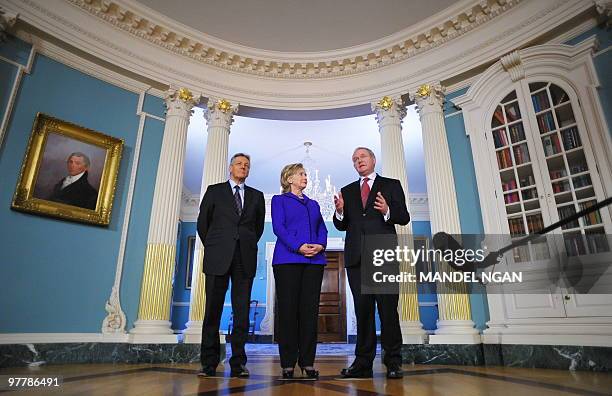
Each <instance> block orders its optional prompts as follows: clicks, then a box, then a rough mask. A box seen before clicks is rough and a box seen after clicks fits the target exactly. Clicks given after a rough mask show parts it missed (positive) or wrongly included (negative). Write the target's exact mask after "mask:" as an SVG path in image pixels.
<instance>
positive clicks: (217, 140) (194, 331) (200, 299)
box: [183, 98, 238, 344]
mask: <svg viewBox="0 0 612 396" xmlns="http://www.w3.org/2000/svg"><path fill="white" fill-rule="evenodd" d="M237 111H238V105H235V106H232V104H231V103H230V102H228V101H227V100H225V99H220V100H218V99H215V98H209V99H208V105H207V107H206V111H205V112H204V117H205V118H206V122H207V125H208V127H207V131H208V140H207V142H206V154H205V156H204V171H203V177H202V186H201V188H200V200H201V199H202V197H204V193H205V192H206V189H207V188H208V186H209V185H211V184H215V183H221V182H223V181H225V180H227V178H228V162H227V160H228V152H227V151H228V147H229V134H230V126H231V125H232V122H233V121H234V114H235V113H236V112H237ZM203 259H204V246H203V245H202V241H201V240H200V238H196V251H195V255H194V262H193V273H192V275H191V298H190V302H189V321H188V322H187V327H186V328H185V330H184V332H183V335H184V338H183V340H184V342H186V343H194V344H199V343H200V342H201V340H202V320H203V319H204V303H205V301H206V295H205V293H204V284H205V282H204V273H202V260H203Z"/></svg>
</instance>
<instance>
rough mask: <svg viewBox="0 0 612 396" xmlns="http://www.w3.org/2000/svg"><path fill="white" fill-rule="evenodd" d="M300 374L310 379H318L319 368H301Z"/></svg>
mask: <svg viewBox="0 0 612 396" xmlns="http://www.w3.org/2000/svg"><path fill="white" fill-rule="evenodd" d="M302 376H305V377H306V378H310V379H319V370H315V369H307V368H303V369H302Z"/></svg>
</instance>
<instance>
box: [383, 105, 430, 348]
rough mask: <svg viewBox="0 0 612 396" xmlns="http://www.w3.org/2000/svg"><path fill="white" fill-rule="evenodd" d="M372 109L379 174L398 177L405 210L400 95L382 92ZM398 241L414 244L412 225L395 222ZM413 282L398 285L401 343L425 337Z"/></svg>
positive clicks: (418, 341)
mask: <svg viewBox="0 0 612 396" xmlns="http://www.w3.org/2000/svg"><path fill="white" fill-rule="evenodd" d="M372 110H373V111H374V112H375V113H376V120H377V121H378V131H379V132H380V143H381V144H380V145H381V157H382V158H381V161H382V174H383V176H387V177H392V178H394V179H398V180H399V181H400V183H401V185H402V188H403V189H404V191H405V194H406V205H407V206H408V211H410V207H409V205H408V199H407V196H408V173H407V172H406V159H405V157H404V143H403V140H402V120H403V119H404V117H405V116H406V108H405V106H404V105H403V103H402V100H401V99H400V98H390V97H388V96H385V97H384V98H382V100H380V101H379V102H376V103H372ZM396 230H397V233H398V242H399V243H400V244H401V245H406V246H409V247H411V248H412V247H413V246H414V242H413V240H412V225H411V224H410V223H408V224H407V225H405V226H396ZM401 266H402V271H406V272H414V270H415V268H414V266H413V265H411V264H410V263H407V262H405V263H401ZM417 296H418V293H417V288H416V284H414V283H404V284H402V285H401V286H400V295H399V306H398V310H399V316H400V326H401V330H402V338H403V343H404V344H423V343H424V342H425V339H426V337H427V335H426V332H425V330H423V325H422V323H421V321H420V318H419V303H418V297H417Z"/></svg>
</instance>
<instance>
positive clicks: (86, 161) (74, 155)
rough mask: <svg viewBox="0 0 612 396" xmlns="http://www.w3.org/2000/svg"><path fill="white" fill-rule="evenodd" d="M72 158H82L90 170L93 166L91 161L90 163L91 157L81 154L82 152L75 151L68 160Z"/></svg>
mask: <svg viewBox="0 0 612 396" xmlns="http://www.w3.org/2000/svg"><path fill="white" fill-rule="evenodd" d="M72 157H80V158H83V162H84V163H85V166H87V167H88V168H89V166H90V165H91V161H89V157H88V156H87V155H85V154H83V153H81V152H80V151H75V152H74V153H72V154H70V155H69V156H68V160H69V159H70V158H72Z"/></svg>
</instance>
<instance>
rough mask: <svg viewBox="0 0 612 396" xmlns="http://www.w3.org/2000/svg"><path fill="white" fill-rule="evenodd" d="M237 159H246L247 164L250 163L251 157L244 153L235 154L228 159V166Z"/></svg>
mask: <svg viewBox="0 0 612 396" xmlns="http://www.w3.org/2000/svg"><path fill="white" fill-rule="evenodd" d="M238 157H244V158H246V159H248V160H249V162H251V156H250V155H248V154H245V153H236V154H234V155H232V158H231V159H230V165H231V164H233V163H234V160H235V159H236V158H238Z"/></svg>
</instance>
